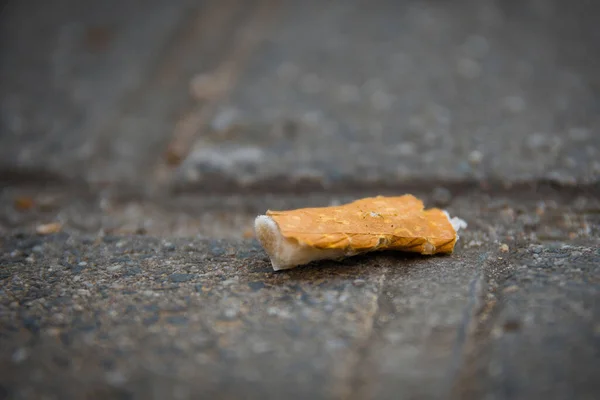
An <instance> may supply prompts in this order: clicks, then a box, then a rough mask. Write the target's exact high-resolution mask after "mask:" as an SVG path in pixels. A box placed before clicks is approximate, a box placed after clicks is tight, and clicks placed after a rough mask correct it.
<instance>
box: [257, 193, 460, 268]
mask: <svg viewBox="0 0 600 400" xmlns="http://www.w3.org/2000/svg"><path fill="white" fill-rule="evenodd" d="M466 227H467V224H466V222H465V221H463V220H461V219H460V218H456V217H454V218H450V215H449V214H448V213H447V212H446V211H443V210H440V209H437V208H431V209H428V210H425V209H424V206H423V202H422V201H421V200H419V199H417V198H416V197H414V196H412V195H404V196H399V197H382V196H378V197H371V198H365V199H361V200H357V201H355V202H352V203H349V204H345V205H341V206H332V207H320V208H303V209H298V210H290V211H270V210H269V211H267V213H266V215H259V216H258V217H256V220H255V222H254V229H255V231H256V237H257V239H258V241H259V242H260V243H261V245H262V246H263V247H264V248H265V250H266V252H267V254H268V255H269V258H270V259H271V264H272V265H273V269H274V270H275V271H278V270H282V269H289V268H293V267H296V266H299V265H303V264H308V263H310V262H312V261H317V260H333V259H341V258H344V257H349V256H353V255H356V254H361V253H367V252H371V251H378V250H400V251H409V252H416V253H421V254H438V253H452V251H453V250H454V245H455V244H456V241H457V240H458V235H457V232H458V230H459V229H464V228H466Z"/></svg>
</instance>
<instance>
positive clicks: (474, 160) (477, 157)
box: [468, 150, 483, 165]
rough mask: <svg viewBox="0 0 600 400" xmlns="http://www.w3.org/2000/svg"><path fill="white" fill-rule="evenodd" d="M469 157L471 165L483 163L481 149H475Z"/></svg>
mask: <svg viewBox="0 0 600 400" xmlns="http://www.w3.org/2000/svg"><path fill="white" fill-rule="evenodd" d="M468 159H469V163H470V164H471V165H477V164H481V161H483V153H482V152H480V151H479V150H473V151H472V152H471V153H470V154H469V157H468Z"/></svg>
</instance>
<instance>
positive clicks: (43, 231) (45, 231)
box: [35, 222, 62, 235]
mask: <svg viewBox="0 0 600 400" xmlns="http://www.w3.org/2000/svg"><path fill="white" fill-rule="evenodd" d="M61 229H62V224H61V223H60V222H52V223H50V224H43V225H38V226H37V228H35V231H36V232H37V233H38V234H39V235H50V234H52V233H57V232H60V230H61Z"/></svg>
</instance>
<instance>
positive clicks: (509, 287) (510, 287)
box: [502, 285, 519, 293]
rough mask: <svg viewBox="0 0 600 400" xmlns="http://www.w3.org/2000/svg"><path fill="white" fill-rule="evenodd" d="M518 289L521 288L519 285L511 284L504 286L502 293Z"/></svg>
mask: <svg viewBox="0 0 600 400" xmlns="http://www.w3.org/2000/svg"><path fill="white" fill-rule="evenodd" d="M517 290H519V287H518V286H517V285H511V286H508V287H506V288H504V290H502V293H514V292H516V291H517Z"/></svg>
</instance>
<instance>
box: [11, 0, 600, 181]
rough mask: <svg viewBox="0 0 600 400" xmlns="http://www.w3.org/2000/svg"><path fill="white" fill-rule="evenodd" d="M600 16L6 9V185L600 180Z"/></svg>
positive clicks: (467, 6) (392, 6)
mask: <svg viewBox="0 0 600 400" xmlns="http://www.w3.org/2000/svg"><path fill="white" fill-rule="evenodd" d="M599 9H600V7H599V6H597V5H596V4H595V3H594V2H592V1H585V0H581V1H575V2H569V3H567V2H561V1H554V0H526V1H512V0H505V1H500V0H483V1H475V0H456V1H436V0H426V1H384V0H377V1H359V0H349V1H284V0H263V1H258V0H252V1H235V0H224V1H197V0H173V1H161V0H150V1H135V0H127V1H116V0H107V1H102V2H87V1H75V0H53V1H35V0H29V1H9V2H7V3H6V4H5V5H4V6H3V9H2V21H1V22H2V23H1V26H2V27H1V29H2V31H1V36H2V48H1V52H2V60H1V61H0V63H1V64H0V87H1V88H2V90H1V104H0V105H1V109H0V112H1V122H0V123H1V125H0V130H1V135H2V136H1V139H0V140H1V142H0V143H1V146H0V159H1V160H2V161H1V167H0V168H1V170H2V171H3V175H7V174H10V173H20V174H29V175H30V177H33V176H34V175H36V174H37V175H38V176H40V175H39V174H42V175H44V176H48V177H50V176H52V177H54V178H55V179H60V180H74V181H81V182H86V183H91V184H94V185H106V184H122V185H123V186H125V187H127V188H130V189H131V188H133V187H135V188H136V189H135V190H146V189H147V188H149V187H151V186H152V187H154V186H157V185H158V187H159V188H160V190H162V189H165V188H170V189H172V188H177V189H183V190H198V189H201V190H217V189H218V190H221V191H222V190H225V191H230V192H231V191H234V190H236V188H261V189H273V190H282V189H283V188H284V187H286V188H287V189H293V188H298V187H304V188H312V189H314V188H317V189H322V188H332V187H347V186H353V185H367V186H375V187H378V186H389V185H392V186H393V185H396V184H398V183H407V182H411V183H414V182H418V181H423V180H428V181H453V182H456V181H459V182H467V181H474V180H476V181H479V180H489V181H497V182H501V181H509V182H517V181H536V180H552V181H559V182H563V183H575V182H580V181H581V182H583V181H585V182H588V183H589V182H593V181H596V180H597V178H598V174H599V170H600V165H599V164H598V159H599V157H598V154H597V152H598V144H599V140H600V139H599V137H600V135H599V134H598V129H599V127H600V112H599V108H600V105H599V104H600V102H599V98H598V91H599V87H600V86H599V85H600V83H599V79H600V78H599V76H600V74H599V73H598V71H600V52H599V51H598V46H599V43H600V29H599V28H598V23H597V21H598V19H597V18H598V15H599V12H598V10H599Z"/></svg>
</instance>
